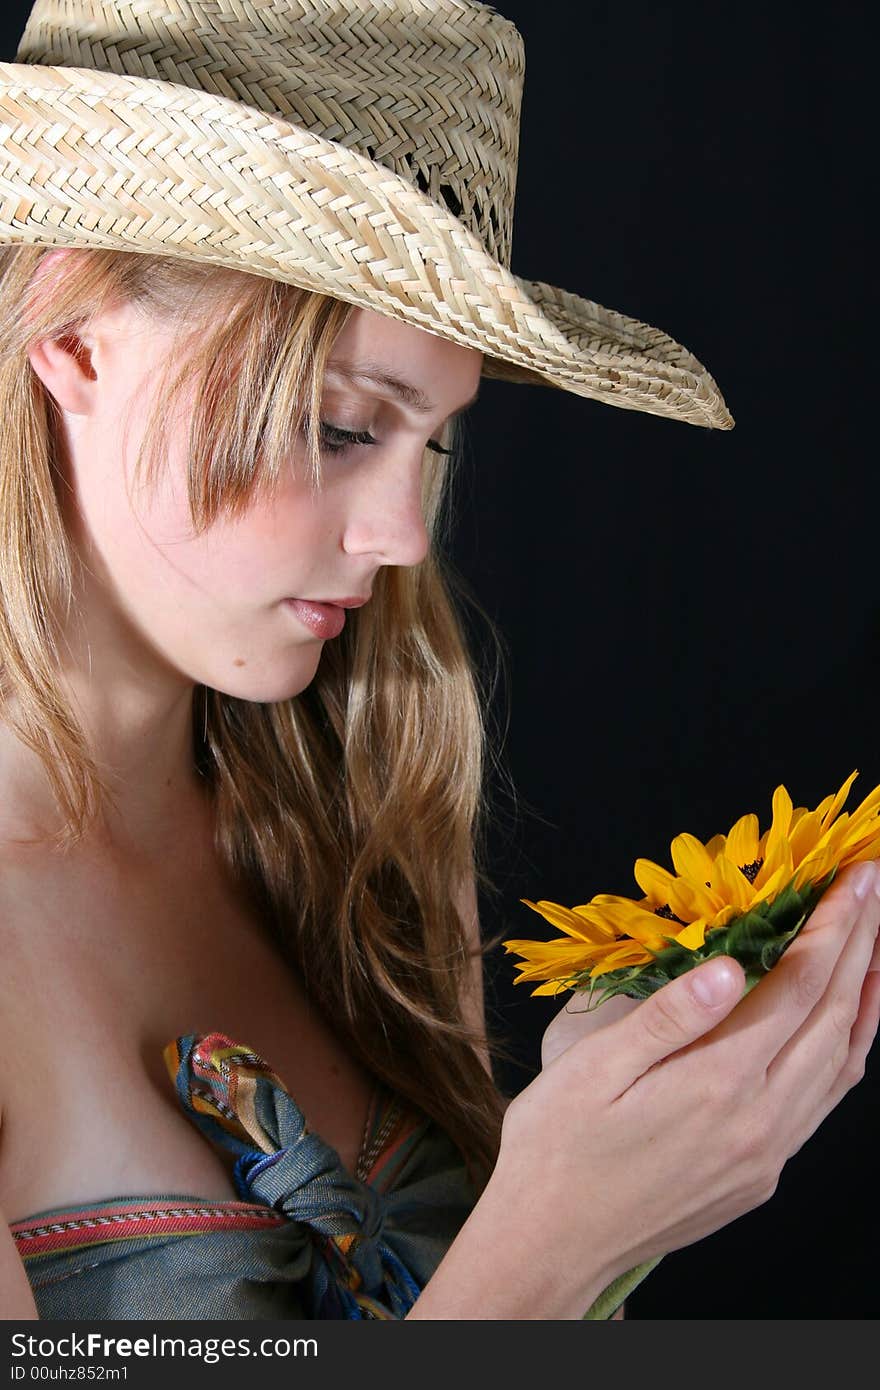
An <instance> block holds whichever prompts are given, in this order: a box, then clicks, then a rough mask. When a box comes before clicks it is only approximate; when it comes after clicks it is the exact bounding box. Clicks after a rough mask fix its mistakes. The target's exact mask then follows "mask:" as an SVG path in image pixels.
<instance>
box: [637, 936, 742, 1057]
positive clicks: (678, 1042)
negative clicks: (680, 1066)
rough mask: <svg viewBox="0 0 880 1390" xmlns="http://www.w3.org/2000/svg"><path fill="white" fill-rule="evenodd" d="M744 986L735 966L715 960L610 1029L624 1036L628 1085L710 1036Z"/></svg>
mask: <svg viewBox="0 0 880 1390" xmlns="http://www.w3.org/2000/svg"><path fill="white" fill-rule="evenodd" d="M745 985H746V977H745V972H744V971H743V968H742V966H741V965H740V964H739V962H738V961H735V960H734V959H733V957H732V956H715V957H714V958H713V959H712V960H707V961H706V962H705V963H704V964H703V965H698V966H697V967H696V968H695V969H693V970H687V971H685V973H684V974H683V975H679V976H678V977H677V979H674V980H670V981H669V984H667V985H664V986H663V988H662V989H658V990H657V991H656V992H655V993H654V994H651V995H649V997H648V998H647V999H645V1000H644V1002H643V1003H642V1004H641V1005H640V1006H639V1007H638V1008H637V1009H636V1010H635V1011H634V1012H633V1013H632V1014H630V1015H629V1017H628V1018H626V1019H622V1020H621V1021H620V1023H619V1024H617V1025H616V1026H617V1027H623V1028H628V1029H629V1030H630V1038H629V1040H628V1042H629V1045H628V1047H627V1049H626V1051H627V1054H628V1055H627V1067H628V1070H629V1069H631V1071H632V1077H633V1080H635V1078H636V1077H637V1076H641V1075H642V1073H643V1072H645V1071H647V1070H648V1069H649V1067H652V1066H653V1065H654V1064H655V1062H659V1061H662V1059H663V1058H664V1057H668V1056H670V1055H671V1054H672V1053H673V1052H678V1051H679V1050H680V1049H681V1048H683V1047H687V1046H688V1044H689V1043H692V1042H696V1040H697V1038H701V1037H702V1036H703V1034H704V1033H708V1032H710V1031H711V1030H712V1029H713V1028H714V1027H715V1026H716V1025H717V1024H719V1023H720V1022H721V1021H722V1019H724V1018H726V1017H727V1015H728V1014H729V1013H730V1012H731V1010H732V1009H733V1007H734V1005H735V1004H737V1003H738V1002H739V1000H740V999H741V998H742V996H743V994H744V992H745Z"/></svg>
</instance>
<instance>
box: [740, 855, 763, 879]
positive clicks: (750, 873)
mask: <svg viewBox="0 0 880 1390" xmlns="http://www.w3.org/2000/svg"><path fill="white" fill-rule="evenodd" d="M763 862H764V861H763V859H753V860H752V862H751V864H740V866H739V871H740V873H741V874H745V876H746V878H747V879H748V880H749V883H754V881H755V879H756V878H757V877H758V872H759V870H760V868H761V865H762V864H763Z"/></svg>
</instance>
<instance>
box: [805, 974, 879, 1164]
mask: <svg viewBox="0 0 880 1390" xmlns="http://www.w3.org/2000/svg"><path fill="white" fill-rule="evenodd" d="M878 1027H880V973H877V972H875V971H871V972H869V973H868V974H867V975H866V976H865V984H864V988H863V989H862V998H861V1005H860V1007H859V1014H858V1018H857V1019H856V1022H855V1024H854V1026H853V1030H852V1034H851V1037H850V1054H849V1061H848V1064H847V1066H846V1067H845V1068H844V1069H843V1070H842V1071H841V1072H840V1073H839V1075H838V1077H837V1080H836V1082H835V1084H834V1085H833V1086H832V1087H831V1089H830V1090H829V1091H828V1092H827V1094H826V1096H825V1098H824V1102H823V1103H822V1104H821V1105H820V1106H819V1107H818V1109H816V1110H815V1111H814V1113H813V1114H812V1116H811V1117H808V1118H807V1120H806V1121H805V1122H804V1123H803V1125H802V1128H801V1129H800V1131H799V1132H798V1135H797V1140H796V1143H795V1144H794V1146H793V1147H792V1148H791V1149H790V1151H789V1154H788V1157H789V1158H790V1157H791V1155H792V1154H794V1153H797V1151H798V1149H799V1148H801V1146H802V1145H803V1144H805V1143H806V1141H807V1139H809V1137H810V1135H811V1134H813V1133H815V1131H816V1130H817V1129H818V1128H819V1125H820V1124H821V1123H822V1121H823V1120H824V1119H825V1118H826V1117H827V1116H828V1115H830V1113H831V1111H832V1110H834V1109H835V1107H836V1106H837V1105H839V1104H840V1102H841V1100H843V1097H844V1096H845V1095H846V1093H847V1091H850V1090H852V1088H853V1086H854V1085H856V1084H857V1083H858V1082H859V1081H860V1080H861V1079H862V1077H863V1075H864V1071H865V1063H866V1061H867V1057H868V1053H869V1052H870V1050H871V1046H872V1044H873V1043H874V1040H875V1038H876V1036H877V1030H878Z"/></svg>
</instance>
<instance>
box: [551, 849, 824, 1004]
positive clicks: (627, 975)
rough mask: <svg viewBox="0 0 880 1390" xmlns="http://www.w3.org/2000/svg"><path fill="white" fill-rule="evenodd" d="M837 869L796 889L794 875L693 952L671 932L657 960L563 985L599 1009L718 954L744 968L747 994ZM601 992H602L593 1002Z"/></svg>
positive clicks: (642, 993) (643, 994) (584, 974)
mask: <svg viewBox="0 0 880 1390" xmlns="http://www.w3.org/2000/svg"><path fill="white" fill-rule="evenodd" d="M836 874H837V867H836V866H835V868H833V869H832V870H831V872H830V873H829V874H827V875H826V876H825V878H824V879H821V880H820V881H818V882H816V883H805V884H804V885H803V886H802V887H801V888H795V886H794V880H793V879H792V881H791V882H790V883H789V884H787V885H786V887H785V888H783V889H781V891H780V892H779V893H777V895H776V897H775V898H773V899H772V900H770V901H766V902H760V903H756V904H755V906H754V907H753V908H751V909H750V910H749V911H748V912H744V913H743V914H742V916H741V917H735V918H734V919H733V921H731V922H728V923H727V925H726V926H724V927H716V928H715V930H714V931H709V932H707V934H706V940H705V942H704V943H703V945H702V946H699V947H697V949H696V950H693V951H691V950H689V949H688V948H687V947H686V946H681V945H679V943H678V942H677V941H676V940H675V939H674V938H673V937H667V938H666V940H667V941H668V942H669V945H668V946H667V947H665V948H664V949H663V950H661V951H657V952H655V953H654V959H653V960H651V961H648V962H647V963H646V964H644V965H631V966H627V967H625V968H624V969H622V970H609V971H608V972H607V974H605V975H600V976H598V977H597V978H596V979H591V978H590V972H589V971H588V970H583V971H580V972H579V973H578V974H576V975H572V976H571V977H570V978H569V980H567V981H566V982H565V987H567V988H569V989H572V990H574V991H575V992H576V993H588V994H589V997H590V1003H589V1005H588V1008H589V1009H597V1008H598V1007H599V1005H600V1004H603V1003H604V1002H605V1000H606V999H611V998H612V997H613V996H614V995H615V994H623V995H625V996H626V997H627V998H628V999H647V998H648V996H649V995H651V994H653V993H654V992H655V991H656V990H658V989H662V988H663V986H664V985H666V984H668V983H669V981H670V980H674V979H675V978H676V977H677V976H678V975H684V974H685V973H686V971H688V970H693V969H695V968H696V966H698V965H702V964H703V962H704V961H707V960H712V959H713V957H715V956H732V957H733V959H734V960H737V961H739V963H740V965H741V966H742V968H743V970H744V971H745V976H746V993H748V992H749V990H750V989H753V988H754V986H755V985H756V984H757V983H758V981H759V980H761V979H763V977H764V976H765V975H766V974H767V973H768V972H769V971H770V970H772V969H773V966H774V965H775V964H776V962H777V961H778V960H779V958H780V956H782V955H783V953H784V952H785V951H786V950H787V948H788V947H789V946H790V945H791V943H792V941H794V939H795V937H796V936H797V934H798V932H799V931H800V929H801V927H802V926H803V925H804V923H805V922H806V920H807V918H808V917H809V916H810V913H811V912H812V911H813V909H814V908H815V906H816V904H817V903H818V901H819V899H820V898H821V897H822V894H823V893H824V892H825V890H826V888H828V887H829V886H830V884H831V883H832V882H833V880H834V878H835V876H836ZM600 981H601V983H600ZM597 994H598V996H599V997H598V998H596V999H595V1002H594V996H595V995H597Z"/></svg>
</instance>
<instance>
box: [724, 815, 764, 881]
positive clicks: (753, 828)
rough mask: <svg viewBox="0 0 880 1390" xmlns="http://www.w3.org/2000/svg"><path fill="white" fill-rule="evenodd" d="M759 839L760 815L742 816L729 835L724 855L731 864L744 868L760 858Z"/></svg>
mask: <svg viewBox="0 0 880 1390" xmlns="http://www.w3.org/2000/svg"><path fill="white" fill-rule="evenodd" d="M758 841H759V837H758V817H757V816H756V815H747V816H740V818H739V820H738V821H737V822H736V825H734V826H732V828H731V831H730V834H729V835H728V837H727V844H726V846H725V849H724V856H725V858H726V859H729V860H730V862H731V864H736V865H737V867H738V868H741V869H744V868H745V867H746V865H748V864H754V862H755V860H756V859H758V858H759V856H760V849H759V843H758Z"/></svg>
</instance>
